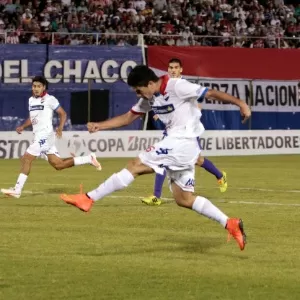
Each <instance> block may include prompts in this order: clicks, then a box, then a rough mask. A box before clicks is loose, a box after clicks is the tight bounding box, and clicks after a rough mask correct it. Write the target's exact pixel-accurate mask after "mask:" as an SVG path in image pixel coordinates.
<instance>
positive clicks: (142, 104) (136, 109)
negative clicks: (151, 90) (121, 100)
mask: <svg viewBox="0 0 300 300" xmlns="http://www.w3.org/2000/svg"><path fill="white" fill-rule="evenodd" d="M150 110H151V105H150V104H149V101H148V100H146V99H143V98H140V100H139V101H138V102H137V103H136V104H135V105H134V106H132V108H131V112H132V113H133V114H135V115H143V114H145V113H147V112H148V111H150Z"/></svg>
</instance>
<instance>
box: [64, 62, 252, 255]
mask: <svg viewBox="0 0 300 300" xmlns="http://www.w3.org/2000/svg"><path fill="white" fill-rule="evenodd" d="M127 83H128V85H129V86H131V87H132V88H133V89H134V90H135V92H136V93H137V95H138V96H139V97H140V98H141V99H140V100H139V101H138V103H137V104H136V105H134V106H133V107H132V109H131V110H130V111H129V112H127V113H125V114H123V115H120V116H117V117H114V118H112V119H109V120H106V121H103V122H99V123H88V130H89V132H96V131H99V130H105V129H113V128H118V127H122V126H125V125H128V124H130V123H132V122H133V121H134V120H136V119H138V118H139V116H140V115H141V114H145V113H147V112H149V111H150V110H151V109H152V110H153V111H154V112H155V114H157V115H158V117H159V118H160V119H161V120H162V122H163V123H164V124H166V131H167V135H166V137H165V138H164V139H162V140H161V141H159V142H158V143H156V144H154V145H152V146H150V147H149V148H148V149H146V150H145V151H143V152H141V153H140V154H139V156H138V157H137V158H135V159H133V160H131V161H130V162H129V163H128V165H127V167H126V168H124V169H123V170H121V171H120V172H118V173H115V174H113V175H112V176H111V177H109V178H108V179H107V180H106V181H104V182H103V183H102V184H100V185H99V186H98V187H97V188H96V189H94V190H92V191H90V192H88V193H87V194H83V193H81V194H77V195H67V194H62V195H61V196H60V197H61V199H62V200H63V201H65V202H66V203H67V204H70V205H73V206H76V207H77V208H79V209H80V210H82V211H85V212H88V211H90V209H91V208H92V205H93V204H94V202H95V201H98V200H100V199H103V198H104V197H105V196H107V195H109V194H111V193H112V192H114V191H117V190H121V189H124V188H125V187H127V186H129V185H130V184H131V183H132V182H133V181H134V179H135V178H136V177H137V176H139V175H144V174H152V173H153V172H156V173H159V174H163V172H164V171H165V170H167V176H168V179H169V184H170V189H171V191H172V193H173V197H174V199H175V201H176V203H177V204H178V205H179V206H182V207H185V208H189V209H192V210H194V211H195V212H197V213H199V214H201V215H204V216H206V217H208V218H209V219H212V220H215V221H217V222H218V223H220V224H221V226H222V227H223V228H225V229H226V230H227V231H228V233H229V234H230V235H232V236H233V237H234V239H235V240H236V241H237V243H238V245H239V247H240V249H241V250H243V249H244V247H245V243H246V235H245V233H244V229H243V222H242V220H241V219H239V218H229V217H228V216H227V215H226V214H224V213H223V212H222V211H220V210H219V209H218V208H217V207H216V206H215V205H213V204H212V203H211V202H210V201H209V200H208V199H206V198H204V197H201V196H196V195H194V182H195V163H196V162H197V159H198V157H199V155H200V152H201V149H200V145H199V136H201V134H202V133H203V131H204V127H203V126H201V122H199V117H200V111H199V109H198V107H197V101H198V102H201V101H203V99H204V97H206V98H208V99H210V98H213V99H217V100H218V101H221V102H224V103H231V104H234V105H237V106H239V108H240V111H241V115H242V116H243V117H244V121H245V120H246V119H248V118H249V117H250V115H251V111H250V109H249V107H248V105H247V104H246V103H245V102H244V101H242V100H240V99H237V98H235V97H233V96H231V95H229V94H226V93H223V92H220V91H216V90H212V89H210V90H209V89H207V88H204V87H202V86H200V85H198V84H194V83H190V82H188V81H187V80H184V79H177V78H170V77H169V76H167V75H165V76H162V77H161V78H159V77H157V76H156V74H155V73H154V72H153V71H152V70H151V69H149V68H148V67H147V66H136V67H135V68H133V69H132V71H131V72H130V74H129V76H128V81H127ZM166 99H167V100H168V101H167V102H166Z"/></svg>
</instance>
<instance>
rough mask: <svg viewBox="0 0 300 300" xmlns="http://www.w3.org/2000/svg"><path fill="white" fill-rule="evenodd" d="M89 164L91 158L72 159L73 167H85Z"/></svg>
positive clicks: (87, 156)
mask: <svg viewBox="0 0 300 300" xmlns="http://www.w3.org/2000/svg"><path fill="white" fill-rule="evenodd" d="M90 163H91V156H90V155H86V156H76V157H74V166H80V165H87V164H90Z"/></svg>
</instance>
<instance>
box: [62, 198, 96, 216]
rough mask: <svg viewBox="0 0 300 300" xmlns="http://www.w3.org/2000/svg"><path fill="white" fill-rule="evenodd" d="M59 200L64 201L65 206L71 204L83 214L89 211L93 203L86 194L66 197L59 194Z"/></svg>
mask: <svg viewBox="0 0 300 300" xmlns="http://www.w3.org/2000/svg"><path fill="white" fill-rule="evenodd" d="M60 199H62V200H63V201H65V202H66V203H67V204H71V205H74V206H76V207H77V208H79V209H80V210H82V211H84V212H88V211H90V209H91V208H92V206H93V203H94V201H93V200H92V199H90V198H89V197H88V196H87V195H86V194H77V195H67V194H61V195H60Z"/></svg>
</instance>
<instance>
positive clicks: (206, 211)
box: [192, 196, 228, 228]
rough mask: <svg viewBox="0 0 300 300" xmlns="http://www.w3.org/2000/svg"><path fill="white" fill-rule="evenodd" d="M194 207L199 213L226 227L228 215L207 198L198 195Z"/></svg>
mask: <svg viewBox="0 0 300 300" xmlns="http://www.w3.org/2000/svg"><path fill="white" fill-rule="evenodd" d="M192 208H193V210H194V211H196V212H197V213H199V214H201V215H203V216H206V217H208V218H209V219H212V220H215V221H217V222H219V223H220V224H221V225H222V226H223V227H224V228H225V227H226V224H227V220H228V217H227V216H226V215H225V214H224V213H223V212H221V211H220V210H219V209H218V208H217V207H216V206H214V205H213V204H212V203H211V202H210V201H209V200H207V199H206V198H204V197H200V196H198V197H197V198H196V199H195V202H194V203H193V207H192Z"/></svg>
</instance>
